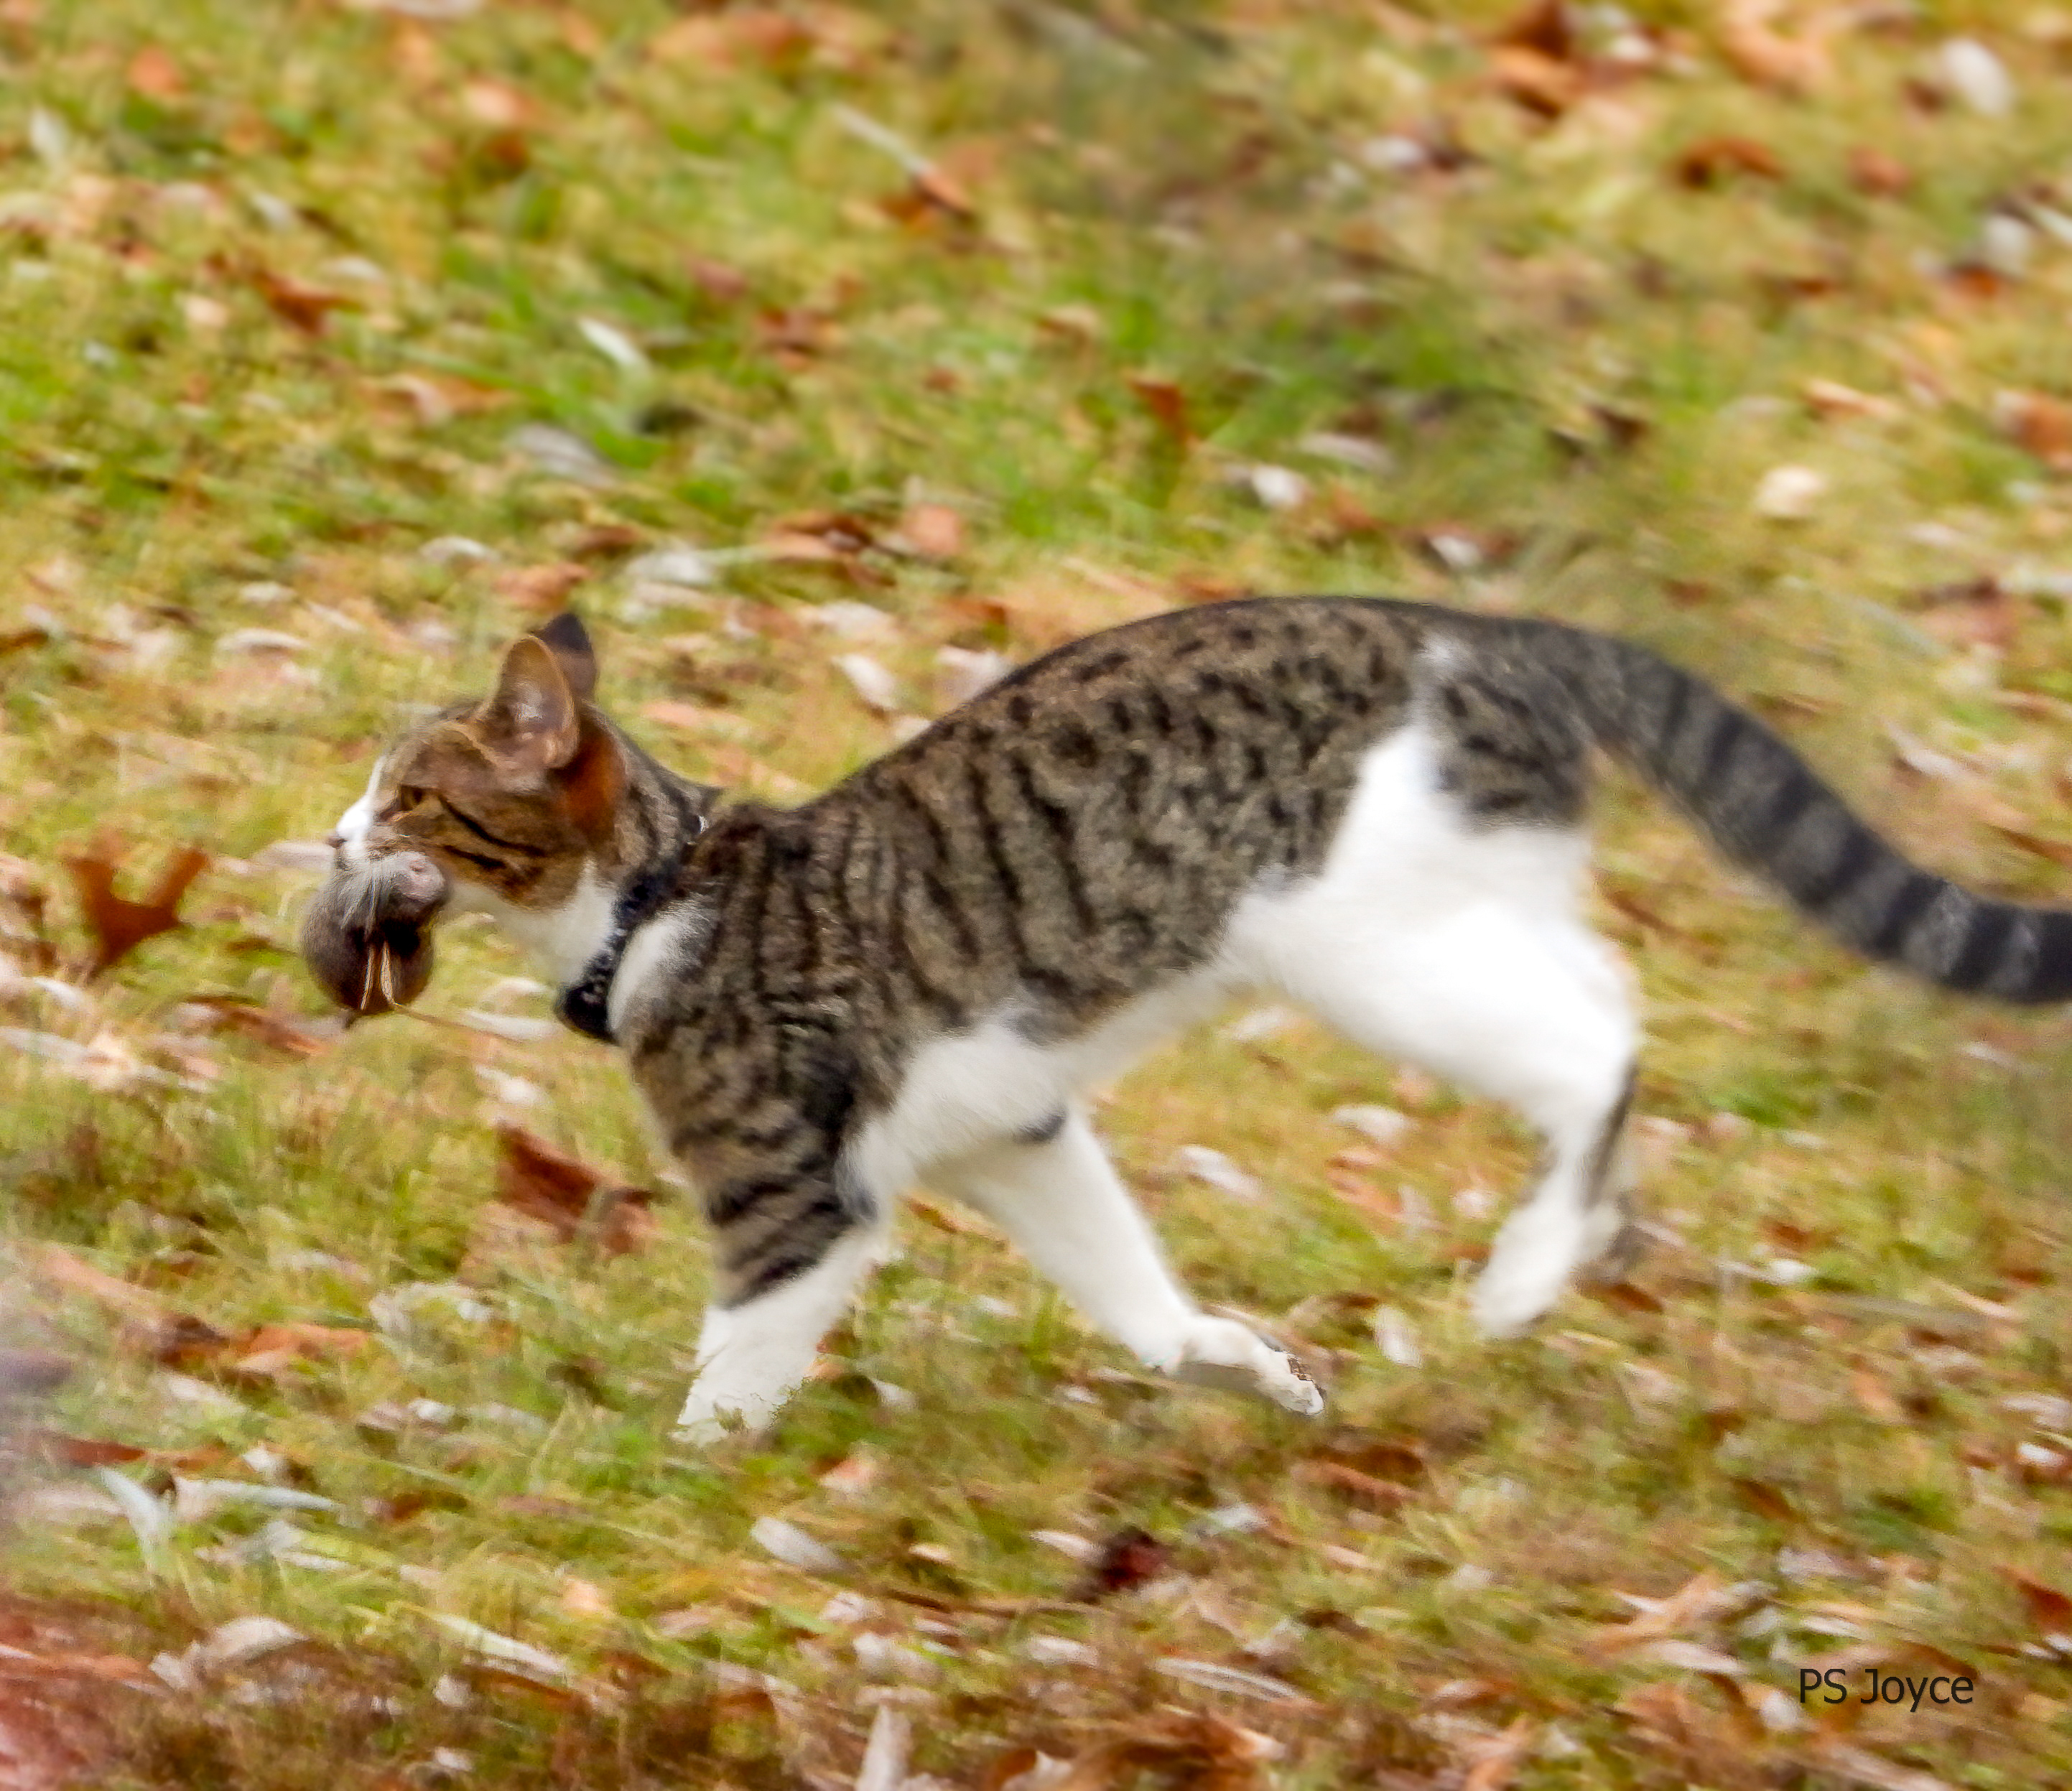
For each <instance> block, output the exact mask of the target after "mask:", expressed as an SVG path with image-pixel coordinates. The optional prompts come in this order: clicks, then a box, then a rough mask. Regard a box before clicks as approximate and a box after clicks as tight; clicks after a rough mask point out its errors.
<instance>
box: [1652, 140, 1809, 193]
mask: <svg viewBox="0 0 2072 1791" xmlns="http://www.w3.org/2000/svg"><path fill="white" fill-rule="evenodd" d="M1671 167H1672V169H1673V170H1674V171H1675V175H1676V178H1677V179H1678V180H1679V181H1680V182H1681V183H1683V185H1684V186H1686V187H1716V186H1718V185H1719V184H1720V182H1722V181H1723V180H1725V179H1726V178H1727V177H1728V176H1729V175H1755V176H1756V177H1757V179H1762V180H1782V179H1783V178H1784V164H1783V163H1782V162H1780V161H1779V160H1778V158H1777V152H1776V150H1773V149H1772V148H1770V146H1769V145H1768V144H1767V143H1759V142H1757V141H1756V140H1755V138H1753V137H1706V138H1700V140H1699V141H1698V142H1695V143H1693V144H1692V145H1690V146H1689V147H1688V148H1687V149H1685V150H1683V153H1682V154H1680V155H1679V156H1678V157H1677V158H1676V159H1675V162H1673V163H1671Z"/></svg>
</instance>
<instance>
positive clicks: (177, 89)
mask: <svg viewBox="0 0 2072 1791" xmlns="http://www.w3.org/2000/svg"><path fill="white" fill-rule="evenodd" d="M123 78H124V79H125V80H126V81H127V82H128V83H129V91H130V92H133V93H140V94H142V96H143V97H145V98H146V99H147V100H156V101H158V103H159V104H160V105H167V104H169V103H171V101H175V100H177V99H179V98H180V97H182V96H183V94H184V93H185V92H187V77H186V76H184V75H183V74H182V73H181V72H180V65H179V63H178V62H177V61H175V60H174V57H173V53H172V51H170V50H168V49H167V48H166V47H165V46H164V45H163V44H162V43H147V44H146V45H145V46H144V47H143V48H142V49H141V50H139V51H138V52H137V53H136V55H134V56H132V57H131V58H130V59H129V68H128V70H127V71H126V72H125V75H124V77H123Z"/></svg>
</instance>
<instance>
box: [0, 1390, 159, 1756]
mask: <svg viewBox="0 0 2072 1791" xmlns="http://www.w3.org/2000/svg"><path fill="white" fill-rule="evenodd" d="M22 1443H23V1447H24V1448H27V1449H28V1450H29V1451H31V1452H32V1453H34V1454H35V1455H38V1456H41V1457H42V1458H43V1460H46V1461H51V1462H55V1463H56V1464H57V1465H58V1466H60V1467H61V1468H119V1467H121V1466H122V1465H123V1464H125V1463H127V1462H131V1461H142V1460H143V1459H144V1457H145V1456H146V1454H148V1453H149V1451H147V1450H145V1449H140V1448H138V1447H137V1445H136V1444H134V1443H111V1442H109V1441H107V1440H104V1439H102V1438H101V1437H97V1436H66V1435H65V1434H64V1432H62V1431H31V1432H29V1433H28V1434H27V1436H24V1437H23V1439H22ZM4 1782H5V1781H0V1783H4Z"/></svg>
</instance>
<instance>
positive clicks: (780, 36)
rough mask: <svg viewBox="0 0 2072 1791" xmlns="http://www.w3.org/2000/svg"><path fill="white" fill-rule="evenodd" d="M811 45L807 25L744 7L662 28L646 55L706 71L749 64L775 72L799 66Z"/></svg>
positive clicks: (784, 14) (695, 16) (775, 12)
mask: <svg viewBox="0 0 2072 1791" xmlns="http://www.w3.org/2000/svg"><path fill="white" fill-rule="evenodd" d="M816 42H817V39H816V35H815V34H814V32H813V31H812V27H810V26H808V24H806V23H804V22H803V21H802V20H800V19H799V18H794V17H793V16H792V15H791V14H789V13H787V12H779V11H778V10H776V9H775V8H774V7H767V6H744V7H741V8H738V9H737V10H734V11H730V12H726V13H722V14H709V13H707V14H693V16H691V17H689V18H680V19H678V20H677V21H676V23H674V24H673V25H665V26H664V27H663V28H662V29H661V30H660V31H657V32H656V34H655V35H654V36H653V37H652V38H651V39H648V55H651V56H652V57H654V58H655V59H656V60H657V61H658V62H674V63H681V64H685V65H687V66H698V67H702V68H734V67H737V66H740V65H742V64H750V63H754V64H760V65H761V66H763V68H768V69H771V70H773V71H775V72H780V73H781V72H785V71H787V70H790V69H792V68H797V67H798V66H799V65H800V64H802V63H804V61H805V60H806V59H807V57H808V56H809V55H811V54H812V51H813V49H814V47H815V46H816Z"/></svg>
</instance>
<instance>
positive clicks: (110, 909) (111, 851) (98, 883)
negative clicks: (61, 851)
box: [64, 837, 208, 976]
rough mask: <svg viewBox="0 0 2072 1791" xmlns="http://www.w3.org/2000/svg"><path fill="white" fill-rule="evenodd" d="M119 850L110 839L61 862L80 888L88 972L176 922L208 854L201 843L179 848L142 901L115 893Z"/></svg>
mask: <svg viewBox="0 0 2072 1791" xmlns="http://www.w3.org/2000/svg"><path fill="white" fill-rule="evenodd" d="M121 849H122V848H121V843H120V842H119V841H117V840H114V839H113V838H112V837H111V838H110V839H109V840H105V841H103V842H102V843H101V844H98V845H97V846H95V847H93V848H92V849H90V850H89V851H87V852H82V853H81V854H80V856H78V857H76V858H68V859H67V860H65V861H64V863H65V869H67V870H68V871H70V872H71V873H72V881H73V883H74V884H75V885H76V886H77V887H78V889H79V902H80V909H81V910H83V912H84V914H85V917H86V924H87V926H88V929H89V930H91V931H92V933H93V939H94V953H93V963H92V965H91V967H89V969H88V975H89V976H100V975H101V973H102V972H103V971H105V970H108V969H109V968H110V967H113V965H115V964H116V963H119V962H120V961H121V959H123V958H124V957H125V956H127V955H129V953H130V952H131V951H134V950H135V949H136V948H137V947H138V946H140V945H142V943H144V942H145V940H146V939H156V938H157V937H158V935H160V934H161V933H170V932H171V931H172V930H173V929H174V928H175V927H176V926H180V925H181V924H182V922H181V920H180V917H179V906H180V900H181V898H182V897H183V896H185V895H186V893H187V886H188V885H190V884H191V883H192V882H193V881H194V880H195V878H196V877H199V876H200V875H201V873H202V872H203V870H204V869H206V868H207V867H208V853H207V852H203V851H202V850H201V849H200V848H199V847H196V846H182V847H179V848H178V849H177V850H175V852H174V853H173V855H172V856H171V858H170V859H168V860H167V861H166V867H165V869H163V870H162V871H161V872H160V873H158V882H157V884H156V885H154V887H153V889H152V890H151V893H150V894H149V895H148V896H146V898H144V899H143V900H142V902H131V901H129V900H128V899H127V898H125V897H122V896H119V895H117V893H115V869H116V865H117V863H118V862H119V861H120V858H121Z"/></svg>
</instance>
